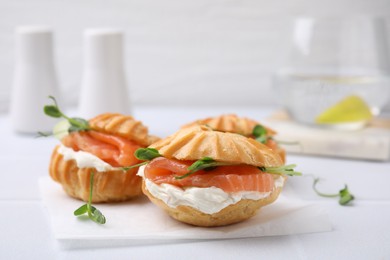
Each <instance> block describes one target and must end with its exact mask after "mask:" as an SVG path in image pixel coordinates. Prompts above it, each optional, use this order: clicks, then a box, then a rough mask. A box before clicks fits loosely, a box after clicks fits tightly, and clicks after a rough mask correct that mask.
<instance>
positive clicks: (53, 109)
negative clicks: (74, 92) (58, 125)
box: [43, 106, 62, 118]
mask: <svg viewBox="0 0 390 260" xmlns="http://www.w3.org/2000/svg"><path fill="white" fill-rule="evenodd" d="M43 111H44V112H45V114H46V115H48V116H50V117H54V118H60V117H62V113H61V111H60V110H59V109H58V107H57V106H45V107H44V108H43Z"/></svg>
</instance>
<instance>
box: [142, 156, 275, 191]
mask: <svg viewBox="0 0 390 260" xmlns="http://www.w3.org/2000/svg"><path fill="white" fill-rule="evenodd" d="M192 163H193V162H191V161H179V160H175V159H167V158H164V157H158V158H156V159H153V160H152V161H151V162H150V163H149V164H148V165H147V166H146V167H145V177H146V178H148V179H149V180H151V181H153V182H154V183H156V184H162V183H168V184H172V185H175V186H178V187H181V188H184V187H199V188H207V187H217V188H220V189H222V190H224V191H225V192H240V191H258V192H270V191H272V190H273V189H274V175H273V174H269V173H265V172H262V171H261V170H260V169H258V168H257V167H255V166H251V165H229V166H218V167H216V168H215V169H212V170H209V171H206V170H199V171H197V172H195V173H193V174H191V175H189V176H188V177H185V178H183V179H177V178H175V177H178V176H182V175H184V174H186V173H188V172H189V170H188V167H189V166H190V165H191V164H192Z"/></svg>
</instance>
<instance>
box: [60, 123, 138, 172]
mask: <svg viewBox="0 0 390 260" xmlns="http://www.w3.org/2000/svg"><path fill="white" fill-rule="evenodd" d="M61 142H62V143H63V145H65V146H66V147H69V148H72V149H73V150H75V151H80V150H81V151H84V152H88V153H91V154H93V155H95V156H97V157H99V158H100V159H101V160H103V161H105V162H107V163H109V164H110V165H111V166H114V167H120V166H128V165H134V164H137V163H139V162H140V161H139V160H138V159H136V158H135V157H134V152H135V150H137V149H138V148H140V147H141V146H140V145H137V144H136V143H134V142H132V141H130V140H127V139H125V138H123V137H119V136H113V135H109V134H104V133H100V132H97V131H93V130H90V131H79V132H72V133H71V134H69V135H67V136H65V137H64V138H63V139H62V140H61Z"/></svg>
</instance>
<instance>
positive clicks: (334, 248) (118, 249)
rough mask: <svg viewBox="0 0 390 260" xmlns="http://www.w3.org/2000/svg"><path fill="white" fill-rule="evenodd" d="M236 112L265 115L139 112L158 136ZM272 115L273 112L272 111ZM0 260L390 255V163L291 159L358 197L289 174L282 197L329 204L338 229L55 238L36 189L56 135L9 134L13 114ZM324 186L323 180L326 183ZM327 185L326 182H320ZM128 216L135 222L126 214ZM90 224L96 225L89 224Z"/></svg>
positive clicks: (3, 127)
mask: <svg viewBox="0 0 390 260" xmlns="http://www.w3.org/2000/svg"><path fill="white" fill-rule="evenodd" d="M222 112H225V113H227V112H236V113H238V114H240V115H245V116H248V117H252V118H255V119H262V118H265V117H266V116H267V114H268V113H267V111H264V110H261V109H259V108H239V109H234V108H218V109H217V108H207V107H204V108H202V109H199V108H198V109H190V108H183V109H177V108H176V109H175V108H164V107H155V108H145V107H139V108H137V109H135V115H136V117H137V118H139V119H142V120H143V121H144V122H145V124H147V125H148V126H149V127H150V129H151V131H152V132H153V133H154V134H158V135H161V136H166V135H168V134H170V133H172V132H173V131H175V130H176V129H177V128H178V127H179V126H180V125H183V124H184V123H186V122H188V121H192V120H194V119H196V118H200V117H205V116H208V115H217V114H219V113H222ZM268 112H271V111H268ZM0 138H1V143H2V149H1V151H0V164H1V165H0V166H1V168H2V171H1V172H0V176H1V180H2V181H1V182H0V207H1V209H2V210H1V212H2V217H1V221H0V259H27V258H28V259H92V258H93V259H129V258H132V259H183V258H184V259H220V258H222V259H258V258H259V257H261V258H264V259H389V258H390V247H389V241H390V224H389V221H388V220H389V219H390V190H389V189H388V183H389V182H390V163H389V162H367V161H358V160H341V159H331V158H320V157H307V156H296V155H294V156H288V162H294V163H297V164H298V169H299V170H300V171H302V172H304V173H305V174H315V175H316V176H318V177H321V178H323V179H326V180H327V181H328V182H332V183H335V184H334V185H331V186H330V187H329V189H336V190H338V189H339V188H340V187H341V186H342V185H343V183H347V184H348V186H349V188H350V190H351V192H352V193H353V194H354V195H355V196H356V201H355V202H354V204H353V205H352V206H348V207H341V206H339V205H338V203H337V201H336V200H333V199H325V198H319V197H317V196H316V195H315V194H314V193H313V191H312V189H311V183H312V179H311V178H310V177H302V178H300V179H299V178H290V179H289V180H288V183H287V186H286V188H285V190H284V191H283V194H284V195H285V196H298V197H299V198H301V199H303V200H304V201H306V202H308V203H314V204H315V205H319V206H320V207H322V208H325V209H326V210H327V211H328V213H329V217H330V220H331V223H332V226H333V229H334V230H333V231H331V232H323V233H314V234H300V235H290V236H275V237H261V238H247V239H223V240H205V241H194V240H190V241H177V240H164V241H163V244H161V242H162V241H161V240H159V241H155V240H149V241H148V242H149V244H148V245H145V244H144V243H142V242H139V244H138V243H137V242H136V241H132V242H134V243H129V241H124V242H123V243H118V241H112V240H109V241H102V242H100V243H99V242H97V241H91V240H89V241H88V240H86V241H84V243H80V241H75V240H70V241H68V240H67V241H63V242H60V241H57V240H56V239H55V237H54V233H53V231H52V230H51V228H50V226H51V223H50V219H49V215H48V213H47V209H46V208H45V207H44V205H43V203H42V201H41V198H40V195H39V189H38V179H39V178H40V177H42V176H47V175H48V172H47V167H48V163H49V158H50V154H51V151H52V149H53V147H54V145H55V144H56V143H57V142H58V141H57V140H55V139H34V138H33V137H32V136H17V135H15V134H13V133H12V132H11V129H10V126H9V119H8V118H5V117H0ZM324 184H325V183H324ZM321 187H322V186H321ZM129 221H132V219H131V217H129ZM92 224H93V223H92Z"/></svg>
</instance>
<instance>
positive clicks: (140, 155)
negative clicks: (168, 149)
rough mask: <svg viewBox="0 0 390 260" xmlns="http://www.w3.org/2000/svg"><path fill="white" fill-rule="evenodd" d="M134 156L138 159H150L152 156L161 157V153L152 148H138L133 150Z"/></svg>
mask: <svg viewBox="0 0 390 260" xmlns="http://www.w3.org/2000/svg"><path fill="white" fill-rule="evenodd" d="M134 156H135V157H136V158H137V159H138V160H142V161H151V160H153V159H154V158H157V157H161V156H162V155H161V154H160V153H159V152H158V150H157V149H154V148H139V149H137V150H136V151H135V153H134Z"/></svg>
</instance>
